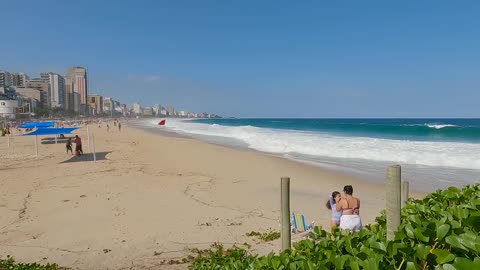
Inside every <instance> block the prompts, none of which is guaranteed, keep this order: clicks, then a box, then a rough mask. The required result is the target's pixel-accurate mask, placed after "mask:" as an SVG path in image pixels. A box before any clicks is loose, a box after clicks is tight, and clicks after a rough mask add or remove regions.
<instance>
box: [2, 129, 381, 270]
mask: <svg viewBox="0 0 480 270" xmlns="http://www.w3.org/2000/svg"><path fill="white" fill-rule="evenodd" d="M110 127H111V128H110V132H108V133H107V131H106V128H105V126H103V127H102V128H99V127H98V126H96V125H92V126H90V128H89V129H90V132H91V133H93V134H94V136H95V150H96V152H97V161H96V162H95V163H94V162H93V155H92V154H91V153H90V151H91V150H92V147H88V144H87V135H86V128H81V129H79V130H77V131H76V132H75V133H74V134H78V135H79V136H80V137H81V138H82V139H83V145H84V146H83V149H84V151H85V153H86V154H85V155H83V156H80V157H73V156H71V155H68V154H66V153H65V145H64V144H63V143H59V144H54V143H53V141H52V140H51V139H50V140H45V139H46V138H45V137H42V138H39V142H41V143H39V156H38V157H36V156H35V147H34V139H33V138H32V137H20V136H12V138H11V146H10V147H8V146H7V138H6V137H0V193H1V196H0V216H1V218H0V254H2V255H3V256H4V255H12V256H14V257H15V258H16V259H17V260H19V261H24V262H42V263H46V262H55V263H58V264H59V265H61V266H65V267H70V268H72V269H186V268H187V265H186V264H183V265H175V266H167V265H160V264H161V262H162V260H171V259H179V258H180V259H181V258H183V257H185V256H187V255H189V254H191V253H190V252H189V251H188V249H189V248H208V247H209V246H210V245H211V244H212V243H214V242H219V243H223V244H225V245H226V246H231V245H233V244H238V245H241V244H243V243H248V244H250V245H252V247H251V250H252V252H255V253H260V254H265V253H268V252H271V251H275V252H276V251H278V250H279V249H280V241H279V240H276V241H272V242H266V243H265V242H259V241H257V240H255V239H254V238H252V237H247V236H246V235H245V234H246V233H248V232H250V231H259V232H264V231H266V230H268V229H269V228H272V229H274V230H277V231H279V230H280V216H279V215H280V212H279V209H280V177H282V176H288V177H290V178H291V210H292V211H295V212H301V213H304V214H305V215H306V217H307V219H308V221H312V220H314V221H315V224H316V225H321V226H324V227H326V228H328V227H329V225H328V224H329V219H330V212H329V210H327V209H326V207H325V202H326V200H327V199H328V196H329V195H330V194H331V192H332V191H334V190H338V191H341V189H342V188H343V186H344V185H346V184H351V185H353V187H354V194H355V195H356V196H357V197H359V198H360V199H361V201H362V207H361V217H362V219H363V223H364V224H367V223H370V222H373V221H374V218H375V217H376V216H377V215H378V214H379V212H380V210H381V209H382V208H384V204H385V203H384V197H385V191H384V186H383V185H380V184H374V183H371V182H368V181H365V180H363V179H355V178H352V177H350V176H343V175H339V174H337V173H334V172H330V171H325V170H321V169H319V168H316V167H313V166H309V165H305V164H301V163H297V162H293V161H289V160H286V159H282V158H279V157H274V156H270V155H267V154H262V153H259V152H254V151H249V150H242V149H232V148H227V147H223V146H218V145H212V144H208V143H205V142H201V141H197V140H193V139H189V138H183V137H172V136H162V135H159V134H152V133H149V132H146V131H143V130H139V129H135V128H131V127H129V126H126V125H124V126H123V127H124V128H123V129H122V131H121V132H119V131H118V130H116V129H115V128H114V127H113V124H112V123H111V124H110ZM42 139H44V140H42ZM293 239H294V240H295V239H298V238H296V236H295V235H293Z"/></svg>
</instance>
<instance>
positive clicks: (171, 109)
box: [166, 106, 177, 116]
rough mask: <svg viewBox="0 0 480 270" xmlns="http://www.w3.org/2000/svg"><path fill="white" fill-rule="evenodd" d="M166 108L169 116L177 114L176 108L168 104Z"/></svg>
mask: <svg viewBox="0 0 480 270" xmlns="http://www.w3.org/2000/svg"><path fill="white" fill-rule="evenodd" d="M166 110H167V115H168V116H175V115H176V114H177V113H176V111H175V108H174V107H172V106H167V108H166Z"/></svg>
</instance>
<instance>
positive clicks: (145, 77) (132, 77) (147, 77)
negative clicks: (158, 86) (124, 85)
mask: <svg viewBox="0 0 480 270" xmlns="http://www.w3.org/2000/svg"><path fill="white" fill-rule="evenodd" d="M127 79H128V80H129V81H141V82H156V81H160V79H161V77H160V76H158V75H132V74H129V75H128V76H127Z"/></svg>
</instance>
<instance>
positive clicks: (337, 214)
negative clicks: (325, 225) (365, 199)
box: [326, 191, 342, 229]
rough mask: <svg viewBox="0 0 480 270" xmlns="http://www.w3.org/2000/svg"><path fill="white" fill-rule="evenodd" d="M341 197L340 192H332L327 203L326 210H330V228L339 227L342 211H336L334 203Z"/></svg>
mask: <svg viewBox="0 0 480 270" xmlns="http://www.w3.org/2000/svg"><path fill="white" fill-rule="evenodd" d="M340 198H341V195H340V192H338V191H334V192H332V195H331V196H330V198H329V199H328V201H327V204H326V206H327V208H328V209H329V210H332V217H331V219H330V228H332V229H333V228H335V227H338V226H339V225H340V218H341V217H342V211H337V203H336V202H335V201H336V200H337V199H340Z"/></svg>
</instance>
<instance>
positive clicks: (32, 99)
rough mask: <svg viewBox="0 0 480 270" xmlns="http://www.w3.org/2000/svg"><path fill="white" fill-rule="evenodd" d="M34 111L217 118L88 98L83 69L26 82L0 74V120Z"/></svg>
mask: <svg viewBox="0 0 480 270" xmlns="http://www.w3.org/2000/svg"><path fill="white" fill-rule="evenodd" d="M38 108H43V109H47V110H49V111H54V110H55V111H63V112H68V113H71V114H73V115H80V116H112V117H113V116H115V117H118V116H133V117H152V116H159V117H162V116H165V117H185V118H187V117H188V118H217V117H219V116H217V115H214V114H208V113H192V112H188V111H183V110H180V111H177V110H176V109H175V108H174V107H173V106H167V107H162V106H161V105H160V104H156V105H155V106H153V107H145V108H144V107H142V106H141V105H140V103H134V104H133V105H132V107H130V108H127V105H126V104H121V103H120V102H118V101H116V100H114V99H113V98H111V97H104V96H101V95H97V94H89V89H88V80H87V69H86V68H84V67H79V66H77V67H72V68H69V69H68V70H67V72H66V74H65V75H61V74H57V73H54V72H45V73H40V77H39V78H30V77H29V76H28V75H27V74H25V73H12V72H8V71H0V118H7V119H15V118H17V117H20V116H24V117H30V115H31V113H32V112H34V111H38V110H36V109H38ZM44 111H45V110H44Z"/></svg>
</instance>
